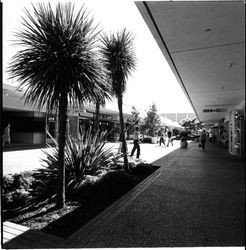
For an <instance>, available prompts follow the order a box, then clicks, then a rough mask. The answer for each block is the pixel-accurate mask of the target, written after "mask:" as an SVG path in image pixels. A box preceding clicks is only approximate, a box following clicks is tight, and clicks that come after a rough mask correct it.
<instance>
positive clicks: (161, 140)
mask: <svg viewBox="0 0 246 250" xmlns="http://www.w3.org/2000/svg"><path fill="white" fill-rule="evenodd" d="M159 143H160V146H161V143H163V144H164V146H165V140H164V133H163V130H161V131H160V142H159Z"/></svg>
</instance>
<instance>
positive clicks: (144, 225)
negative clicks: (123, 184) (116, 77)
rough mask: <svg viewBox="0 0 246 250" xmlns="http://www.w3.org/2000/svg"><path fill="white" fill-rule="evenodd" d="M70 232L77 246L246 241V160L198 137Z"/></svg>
mask: <svg viewBox="0 0 246 250" xmlns="http://www.w3.org/2000/svg"><path fill="white" fill-rule="evenodd" d="M154 164H155V165H160V166H161V168H160V169H158V170H157V171H156V172H155V173H154V174H153V175H152V176H150V177H149V178H148V179H146V180H145V181H144V182H142V183H140V185H138V186H137V187H136V188H135V189H134V190H132V191H130V192H129V193H128V194H126V195H125V196H124V197H122V198H121V199H120V200H119V201H117V202H115V203H114V204H113V205H112V206H110V207H109V208H108V209H106V210H105V211H103V212H102V213H101V214H99V215H98V216H97V217H96V218H95V219H94V220H92V221H90V222H89V223H88V224H87V225H85V226H84V227H82V228H81V229H80V230H79V231H77V232H76V233H74V234H73V235H72V236H70V238H69V239H70V240H73V241H74V243H75V245H76V246H78V247H83V248H84V247H102V248H104V247H191V246H194V247H195V246H196V247H198V246H203V247H205V246H244V245H245V239H244V231H245V226H244V223H245V212H244V208H245V207H244V205H245V185H244V184H245V181H244V179H245V175H244V163H243V162H242V161H240V160H238V159H237V158H234V157H232V156H231V155H229V154H228V153H227V150H226V149H224V148H221V147H219V146H217V145H214V144H211V143H207V148H206V151H205V152H203V151H202V150H201V149H200V148H198V144H197V143H194V142H193V143H191V144H189V148H188V149H187V150H186V149H178V150H176V151H174V152H172V153H171V154H169V155H167V156H164V157H162V158H161V159H159V160H157V161H155V162H154ZM76 242H78V243H76Z"/></svg>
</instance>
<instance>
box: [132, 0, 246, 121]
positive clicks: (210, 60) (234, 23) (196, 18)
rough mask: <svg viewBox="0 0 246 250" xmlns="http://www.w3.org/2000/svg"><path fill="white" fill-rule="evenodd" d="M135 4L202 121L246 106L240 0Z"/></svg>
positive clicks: (242, 9) (217, 117)
mask: <svg viewBox="0 0 246 250" xmlns="http://www.w3.org/2000/svg"><path fill="white" fill-rule="evenodd" d="M135 3H136V6H137V8H138V10H139V11H140V13H141V15H142V17H143V19H144V21H145V22H146V24H147V26H148V28H149V29H150V31H151V33H152V35H153V36H154V38H155V40H156V42H157V44H158V46H159V48H160V50H161V51H162V53H163V55H164V56H165V58H166V60H167V62H168V63H169V66H170V67H171V69H172V71H173V73H174V75H175V76H176V78H177V80H178V82H179V84H180V86H181V87H182V89H183V91H184V93H185V95H186V97H187V99H188V100H189V102H190V104H191V106H192V107H193V109H194V111H195V113H196V115H197V117H198V119H199V120H200V121H201V122H205V123H206V122H208V121H219V120H222V119H225V118H226V117H227V116H228V112H229V111H230V110H231V109H234V108H237V107H240V108H245V5H244V2H243V1H216V2H215V1H190V2H186V1H177V2H176V1H146V2H135ZM242 104H243V105H242Z"/></svg>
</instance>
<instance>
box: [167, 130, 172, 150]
mask: <svg viewBox="0 0 246 250" xmlns="http://www.w3.org/2000/svg"><path fill="white" fill-rule="evenodd" d="M169 143H171V144H172V146H173V142H172V132H171V130H168V131H167V147H168V146H169Z"/></svg>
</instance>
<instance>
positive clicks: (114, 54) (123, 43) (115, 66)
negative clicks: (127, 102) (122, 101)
mask: <svg viewBox="0 0 246 250" xmlns="http://www.w3.org/2000/svg"><path fill="white" fill-rule="evenodd" d="M133 41H134V36H133V35H132V33H131V32H129V31H127V30H126V29H124V30H123V31H121V32H118V33H116V35H114V34H111V35H109V36H107V35H105V34H104V36H102V37H101V42H102V46H101V53H102V57H103V58H104V63H105V66H106V68H107V70H108V72H110V73H109V74H110V80H111V83H112V88H113V93H114V94H115V95H116V96H119V95H121V94H122V93H123V92H124V91H125V89H126V81H127V79H128V77H129V75H131V72H132V71H133V70H135V68H136V58H135V53H134V46H133Z"/></svg>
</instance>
